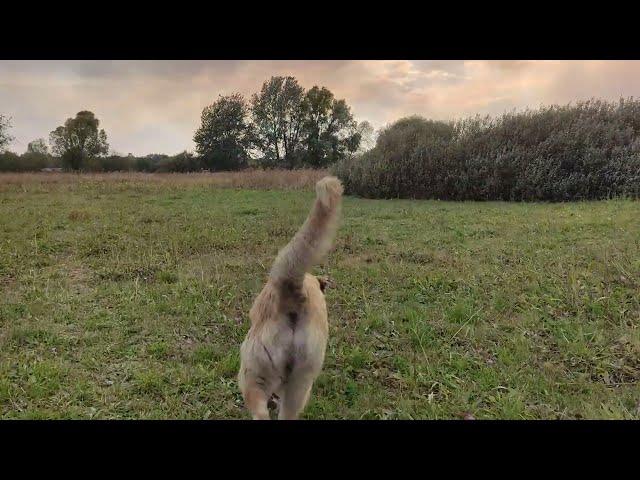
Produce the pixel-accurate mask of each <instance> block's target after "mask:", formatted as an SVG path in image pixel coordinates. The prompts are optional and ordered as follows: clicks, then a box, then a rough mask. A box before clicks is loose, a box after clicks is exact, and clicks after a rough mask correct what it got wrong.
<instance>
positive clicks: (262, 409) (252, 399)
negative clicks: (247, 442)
mask: <svg viewBox="0 0 640 480" xmlns="http://www.w3.org/2000/svg"><path fill="white" fill-rule="evenodd" d="M243 396H244V402H245V404H246V406H247V408H248V409H249V411H250V412H251V415H252V417H253V419H254V420H271V417H270V416H269V407H268V402H269V398H268V397H267V394H266V393H265V391H264V390H262V389H261V388H260V387H259V386H258V385H248V386H247V387H246V390H245V391H244V392H243Z"/></svg>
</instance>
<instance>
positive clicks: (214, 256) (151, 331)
mask: <svg viewBox="0 0 640 480" xmlns="http://www.w3.org/2000/svg"><path fill="white" fill-rule="evenodd" d="M312 198H313V193H312V192H311V191H305V192H292V191H250V190H224V189H213V188H210V187H206V186H197V185H196V186H192V187H188V186H182V187H179V186H178V187H170V186H153V185H149V186H144V185H141V184H137V185H127V184H126V183H125V184H111V185H109V184H99V183H93V184H82V183H79V184H78V185H76V186H74V187H73V188H58V187H55V186H51V187H47V186H42V185H41V186H34V187H33V188H28V187H25V186H24V185H22V186H16V187H10V186H9V187H7V188H4V190H3V191H1V192H0V228H1V230H0V234H1V235H0V295H2V301H1V303H0V415H1V416H2V417H3V418H194V419H201V418H211V419H216V418H217V419H222V418H225V419H226V418H249V417H248V415H247V413H246V412H245V410H244V409H243V407H242V401H241V396H240V394H239V392H238V388H237V385H236V379H235V376H236V371H237V368H238V362H239V359H238V348H239V345H240V343H241V341H242V339H243V337H244V335H245V333H246V331H247V328H248V318H247V312H248V309H249V308H250V306H251V303H252V300H253V298H254V296H255V295H256V294H257V293H258V292H259V290H260V288H261V287H262V284H263V282H264V280H265V276H266V272H267V270H268V268H269V266H270V264H271V261H272V259H273V258H274V256H275V254H276V253H277V250H278V249H279V248H280V247H281V246H283V245H284V244H285V243H286V242H287V241H288V240H289V238H290V237H291V236H292V235H293V233H294V232H295V231H296V229H297V228H298V226H299V225H300V224H301V222H302V221H303V220H304V218H305V216H306V214H307V211H308V208H309V206H310V203H311V201H312ZM343 212H344V220H343V223H342V227H341V229H340V231H339V235H338V239H337V241H336V248H335V250H334V251H333V252H332V253H331V255H330V257H329V259H328V260H327V261H326V263H325V264H324V265H322V266H320V267H318V268H317V269H316V273H323V274H328V275H329V276H330V277H331V278H332V279H333V281H334V283H335V285H334V286H333V288H332V289H331V290H329V291H328V296H327V301H328V305H329V312H330V341H329V345H328V348H327V355H326V362H325V367H324V370H323V373H322V374H321V376H320V377H319V379H318V381H317V383H316V386H315V388H314V393H313V396H312V399H311V401H310V403H309V405H308V407H307V409H306V411H305V414H304V417H305V418H317V419H361V418H364V419H396V418H401V419H450V418H459V417H460V415H462V414H463V413H464V412H470V413H471V414H472V415H473V416H474V417H475V418H478V419H506V418H509V419H535V418H551V419H554V418H639V411H638V410H639V408H640V404H639V401H640V388H639V386H638V381H639V380H640V329H639V325H640V296H639V293H640V204H638V203H637V202H631V201H622V200H620V201H605V202H588V203H573V204H507V203H447V202H433V201H393V200H391V201H378V200H361V199H355V198H346V199H345V204H344V209H343Z"/></svg>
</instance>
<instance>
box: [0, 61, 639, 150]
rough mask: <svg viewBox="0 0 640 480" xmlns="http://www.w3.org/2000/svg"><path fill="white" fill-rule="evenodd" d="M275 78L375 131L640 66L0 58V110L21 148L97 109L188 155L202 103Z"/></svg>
mask: <svg viewBox="0 0 640 480" xmlns="http://www.w3.org/2000/svg"><path fill="white" fill-rule="evenodd" d="M273 75H293V76H294V77H296V78H297V79H298V81H299V83H300V84H301V85H302V86H303V87H305V88H311V87H313V86H314V85H318V86H325V87H327V88H328V89H329V90H331V91H332V92H333V93H334V94H335V96H336V97H337V98H343V99H345V100H346V101H347V104H348V105H350V106H351V111H352V113H353V115H354V117H355V118H356V120H358V121H363V120H368V121H369V122H370V123H371V124H372V125H373V126H374V127H375V128H376V129H378V128H381V127H383V126H385V125H387V124H389V123H391V122H393V121H395V120H397V119H399V118H401V117H404V116H407V115H422V116H424V117H427V118H431V119H437V120H449V119H453V118H460V117H466V116H470V115H475V114H499V113H502V112H504V111H510V110H513V109H517V110H520V109H523V108H526V107H533V108H535V107H538V106H540V105H548V104H566V103H569V102H575V101H577V100H583V99H589V98H604V99H610V100H617V99H619V98H620V97H630V96H636V97H637V96H639V95H640V61H612V60H606V61H577V60H576V61H566V60H565V61H556V60H554V61H521V60H508V61H507V60H490V61H479V60H473V61H464V60H451V61H444V60H437V61H435V60H433V61H432V60H366V61H365V60H363V61H356V60H340V61H337V60H336V61H334V60H314V61H309V60H304V61H303V60H299V61H291V60H287V61H267V60H257V61H256V60H251V61H250V60H238V61H229V60H224V61H223V60H220V61H193V60H171V61H159V60H153V61H151V60H149V61H129V60H128V61H106V60H97V61H61V60H60V61H53V60H47V61H33V60H29V61H2V60H0V114H2V115H5V116H9V117H11V123H12V124H13V128H12V129H11V130H10V134H11V135H12V136H14V137H15V140H14V141H13V142H12V144H11V145H10V146H9V149H10V150H13V151H15V152H17V153H22V152H23V151H25V150H26V148H27V144H28V143H29V142H30V141H32V140H34V139H37V138H44V139H45V140H48V138H49V132H51V131H52V130H54V129H55V128H56V127H57V126H58V125H62V124H63V123H64V121H65V120H66V119H67V118H69V117H72V116H75V114H76V113H77V112H79V111H81V110H91V111H92V112H94V113H95V115H96V116H97V117H98V119H99V120H100V122H101V125H100V126H101V128H104V129H105V131H106V133H107V137H108V141H109V144H110V146H111V149H112V150H113V151H115V152H117V153H120V154H125V155H126V154H128V153H132V154H134V155H146V154H149V153H166V154H170V155H171V154H176V153H179V152H181V151H183V150H193V148H194V144H193V133H194V132H195V130H196V129H197V128H198V126H199V122H200V115H201V113H202V109H203V108H204V107H205V106H207V105H210V104H211V103H212V102H213V101H215V99H216V98H217V97H218V95H220V94H222V95H227V94H230V93H234V92H240V93H242V94H243V95H245V96H246V97H247V98H248V97H250V95H251V94H252V93H255V92H257V91H259V89H260V87H261V85H262V83H263V82H264V81H265V80H267V79H268V78H269V77H271V76H273Z"/></svg>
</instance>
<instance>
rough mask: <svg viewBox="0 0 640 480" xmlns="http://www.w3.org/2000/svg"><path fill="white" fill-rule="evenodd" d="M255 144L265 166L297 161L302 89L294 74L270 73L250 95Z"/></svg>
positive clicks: (300, 126) (301, 118) (294, 163)
mask: <svg viewBox="0 0 640 480" xmlns="http://www.w3.org/2000/svg"><path fill="white" fill-rule="evenodd" d="M251 107H252V114H253V122H254V124H255V127H256V145H257V146H258V148H259V149H260V150H261V152H262V154H263V158H262V160H261V163H263V165H265V166H275V165H277V166H283V167H288V168H291V167H293V166H295V165H296V164H297V163H299V158H300V155H301V152H300V147H301V146H302V145H301V133H302V126H303V123H304V116H305V112H304V107H305V105H304V89H303V88H302V87H301V86H300V85H299V84H298V81H297V80H296V79H295V78H294V77H271V79H269V80H268V81H266V82H264V83H263V84H262V89H261V90H260V93H257V94H254V95H253V97H252V98H251Z"/></svg>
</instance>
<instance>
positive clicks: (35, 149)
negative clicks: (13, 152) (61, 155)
mask: <svg viewBox="0 0 640 480" xmlns="http://www.w3.org/2000/svg"><path fill="white" fill-rule="evenodd" d="M27 153H38V154H41V155H48V154H49V148H48V147H47V144H46V142H45V141H44V138H38V139H36V140H34V141H33V142H29V145H27Z"/></svg>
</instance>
